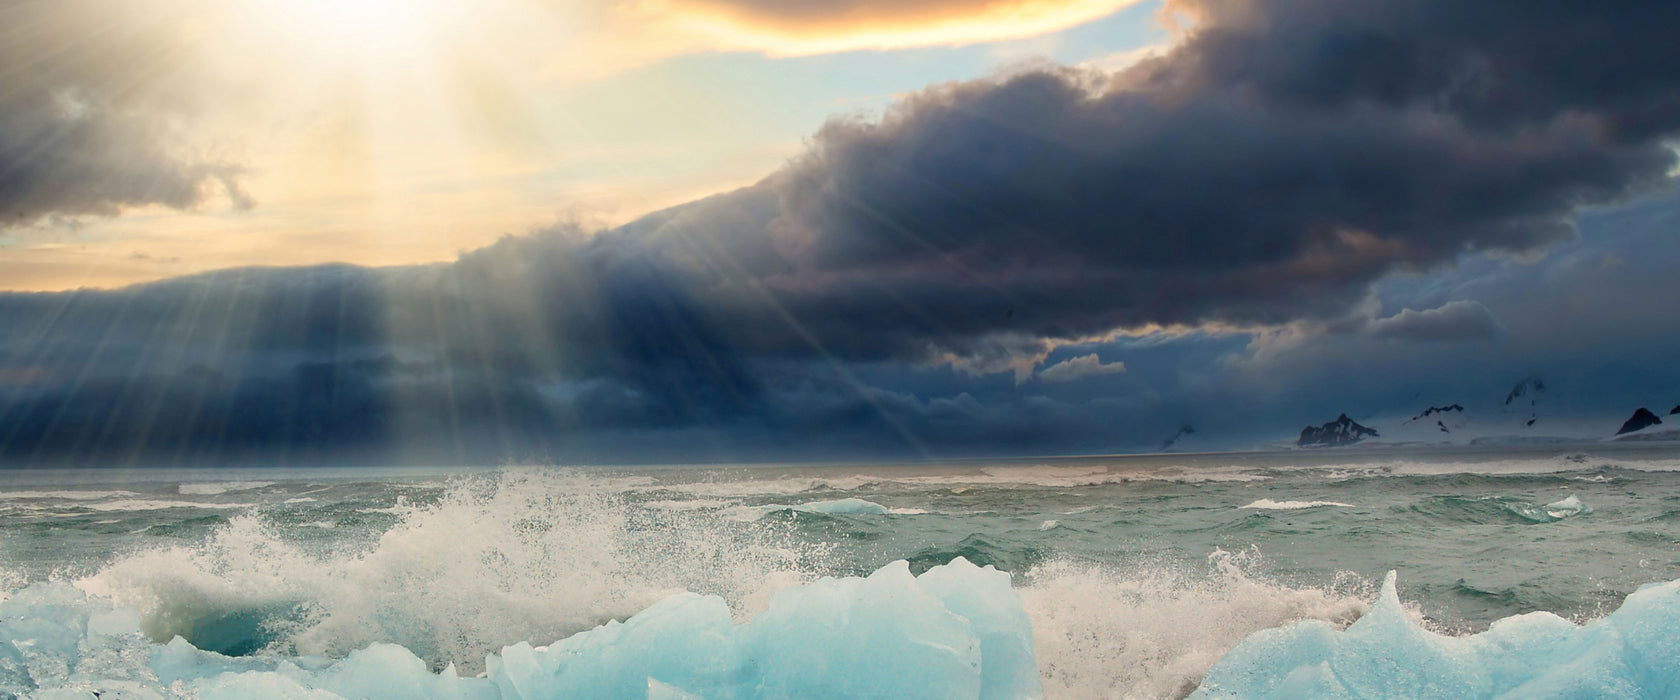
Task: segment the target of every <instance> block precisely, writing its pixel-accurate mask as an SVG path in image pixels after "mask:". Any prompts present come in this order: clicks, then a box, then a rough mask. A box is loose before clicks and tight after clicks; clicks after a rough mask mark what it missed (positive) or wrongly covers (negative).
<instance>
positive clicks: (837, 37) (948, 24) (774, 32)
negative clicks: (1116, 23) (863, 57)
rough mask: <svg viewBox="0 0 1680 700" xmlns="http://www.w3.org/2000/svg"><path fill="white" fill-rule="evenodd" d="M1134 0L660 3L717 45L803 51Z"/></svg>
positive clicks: (1107, 8)
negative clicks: (713, 40)
mask: <svg viewBox="0 0 1680 700" xmlns="http://www.w3.org/2000/svg"><path fill="white" fill-rule="evenodd" d="M1134 2H1137V0H1071V1H1069V0H1060V1H1055V0H897V1H892V0H816V1H805V2H785V1H782V0H665V1H664V2H662V3H660V4H658V6H657V9H659V10H661V11H663V13H665V14H666V16H667V17H669V18H670V19H669V21H671V22H672V23H673V24H677V25H681V26H684V27H686V28H687V29H689V30H691V31H695V32H698V33H701V34H704V35H709V36H711V37H712V38H714V39H715V40H717V41H718V43H719V44H720V45H721V46H720V47H721V48H729V49H749V50H758V51H764V52H766V53H769V54H772V55H808V54H818V53H829V52H835V51H850V50H857V49H899V48H909V47H915V46H939V45H949V46H956V45H964V44H974V43H981V42H988V41H1002V40H1008V39H1020V38H1025V37H1031V36H1037V35H1040V34H1046V33H1050V32H1055V31H1059V30H1062V29H1066V28H1068V27H1072V26H1075V25H1078V24H1083V23H1085V22H1089V21H1092V20H1096V19H1099V18H1102V17H1105V16H1108V15H1110V14H1113V13H1114V12H1116V11H1118V10H1120V9H1121V8H1123V7H1125V6H1127V5H1130V4H1132V3H1134ZM643 9H655V8H654V7H653V6H652V5H644V6H643Z"/></svg>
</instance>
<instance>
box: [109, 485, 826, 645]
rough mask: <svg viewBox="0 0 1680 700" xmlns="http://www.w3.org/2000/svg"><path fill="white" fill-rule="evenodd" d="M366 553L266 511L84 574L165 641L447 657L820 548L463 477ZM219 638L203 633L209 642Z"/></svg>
mask: <svg viewBox="0 0 1680 700" xmlns="http://www.w3.org/2000/svg"><path fill="white" fill-rule="evenodd" d="M396 510H397V511H398V512H397V515H398V517H399V518H400V522H399V523H398V524H397V525H396V526H394V527H392V528H390V529H389V530H387V531H386V532H385V533H384V534H383V535H381V536H380V537H379V538H378V539H377V541H375V542H373V543H372V544H371V545H369V546H367V547H366V548H365V549H364V550H361V551H348V552H339V553H334V554H329V555H324V556H323V555H319V554H315V553H312V552H310V551H308V550H307V549H306V548H304V547H302V546H300V545H297V544H293V543H291V542H290V541H289V540H288V539H287V538H286V537H285V536H284V535H283V533H282V532H280V531H278V530H276V529H275V528H274V527H273V526H271V525H269V524H266V523H265V521H264V520H263V519H262V518H260V517H258V516H257V515H255V514H248V515H243V516H239V517H236V518H234V519H233V520H232V521H230V522H229V523H228V524H227V525H226V526H225V527H223V528H222V529H220V530H218V531H216V532H215V534H214V535H213V536H211V537H210V538H209V540H208V541H207V542H205V543H204V544H202V545H197V546H175V547H165V548H159V549H153V550H150V551H144V552H141V553H138V554H135V555H132V556H129V557H126V558H124V559H121V560H119V561H117V562H116V563H114V564H112V565H110V566H107V567H106V568H104V569H103V570H101V571H100V572H99V573H97V574H95V575H93V576H91V577H88V578H86V579H83V580H80V581H78V582H77V586H78V587H80V588H82V589H83V590H86V591H88V592H91V593H95V594H98V595H101V596H103V597H107V598H109V599H111V600H112V601H114V602H115V603H116V604H117V605H119V606H122V607H128V608H133V609H135V610H137V611H138V612H139V614H140V627H141V629H143V630H144V631H145V632H146V633H147V634H148V635H149V636H151V637H152V638H153V639H155V640H158V641H167V640H168V639H170V638H171V637H173V636H176V635H180V636H183V637H185V638H187V639H188V640H189V641H193V642H195V643H199V644H201V645H202V646H204V647H206V648H209V649H212V650H228V649H238V650H245V649H263V650H265V651H268V652H273V653H298V654H306V655H324V656H342V655H343V654H346V653H348V652H350V651H352V650H354V649H358V648H361V647H364V646H366V645H368V644H371V643H374V642H390V643H396V644H400V645H402V646H404V647H406V648H408V649H410V650H412V651H413V652H414V653H416V654H418V655H420V656H421V657H423V658H425V659H426V660H427V661H428V662H429V663H431V664H432V665H433V666H436V667H440V668H441V667H442V666H443V665H446V664H449V663H454V664H456V665H457V666H459V667H462V668H467V669H473V668H476V667H478V666H479V665H480V664H481V663H482V659H483V654H484V653H485V651H487V650H493V649H496V648H499V647H500V646H502V645H506V644H512V643H514V642H518V641H525V640H546V639H557V638H561V637H564V636H566V635H569V634H572V633H575V632H579V631H582V630H585V629H589V628H591V627H594V626H595V625H598V624H600V623H602V622H605V621H607V620H610V619H622V618H624V617H627V616H628V615H630V614H632V613H634V612H636V611H637V610H641V609H643V608H645V607H647V606H648V605H651V604H652V603H653V602H655V601H657V600H659V599H661V598H664V597H666V596H667V595H669V594H671V593H672V592H674V591H678V590H691V591H697V592H703V593H715V594H719V595H722V596H723V597H724V598H725V599H726V600H729V601H730V603H731V604H732V605H734V606H736V609H738V610H746V609H750V608H751V607H752V604H753V603H755V602H761V601H762V600H764V599H765V598H766V597H767V596H768V595H769V593H771V592H774V591H775V590H778V589H779V588H782V587H785V586H788V585H791V584H794V583H797V582H799V581H802V580H806V579H808V578H809V576H808V575H806V574H805V573H803V570H802V569H801V567H800V565H799V564H800V562H801V560H802V559H803V558H807V557H809V556H811V555H812V554H814V551H813V550H814V549H816V547H815V546H807V545H800V544H797V543H794V544H789V543H787V542H785V541H781V540H778V539H776V538H774V537H772V536H770V535H767V534H765V533H764V532H761V531H739V530H735V529H731V528H727V527H719V526H715V525H712V524H710V521H708V523H707V524H706V525H700V524H697V522H696V521H693V520H689V519H684V518H682V517H678V516H677V515H676V514H668V515H667V516H665V517H660V516H655V515H650V514H649V513H648V512H647V511H643V510H638V509H633V508H631V507H629V506H628V505H626V504H625V503H624V502H623V501H622V500H620V499H619V498H618V497H617V496H616V495H615V493H614V492H613V491H612V490H610V489H601V488H600V487H599V484H596V483H595V482H594V481H593V480H591V479H590V478H588V477H584V476H581V475H578V474H567V473H556V472H550V471H538V470H530V471H516V472H508V473H505V474H501V475H497V476H493V477H483V478H471V479H465V480H462V481H459V482H457V483H456V484H455V486H454V487H452V488H451V489H450V491H449V492H448V493H447V494H446V495H445V496H444V497H443V498H442V499H441V500H440V501H439V502H438V503H436V504H434V505H428V506H423V507H421V506H409V505H401V506H398V508H396ZM207 637H209V638H213V641H209V642H207V641H205V640H206V638H207Z"/></svg>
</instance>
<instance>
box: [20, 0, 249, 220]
mask: <svg viewBox="0 0 1680 700" xmlns="http://www.w3.org/2000/svg"><path fill="white" fill-rule="evenodd" d="M179 4H180V3H177V2H173V1H171V0H163V1H160V2H156V3H145V4H144V5H142V4H139V3H106V2H90V1H88V0H61V1H55V2H41V1H40V0H5V1H4V2H0V115H3V116H4V118H3V119H0V228H4V227H8V226H16V225H20V224H21V225H27V224H33V223H36V222H38V221H40V220H42V219H44V218H49V217H63V218H74V217H80V216H109V215H114V214H116V213H118V212H119V211H120V210H121V209H122V208H124V207H131V206H141V205H148V204H160V205H164V206H169V207H174V208H177V209H182V208H187V207H191V206H193V205H194V204H196V203H198V202H199V201H200V199H201V198H202V196H203V195H204V192H205V188H206V187H207V186H220V187H221V188H222V189H223V191H225V192H226V193H227V194H228V196H229V197H231V198H232V199H233V200H234V202H235V205H236V206H241V207H247V206H250V198H249V196H247V195H246V194H245V193H244V192H243V191H242V190H240V189H239V185H238V182H237V178H238V176H239V175H240V173H241V169H240V168H239V167H237V166H235V165H233V164H230V163H224V162H218V161H216V160H214V159H207V158H204V157H202V156H200V155H197V154H194V153H191V152H190V151H189V149H187V148H186V143H187V141H188V139H187V138H185V136H184V135H183V133H182V127H181V126H180V121H181V118H182V117H184V116H185V115H186V114H187V112H188V111H189V109H188V107H189V105H188V104H187V103H186V102H185V98H184V97H183V96H182V95H180V94H178V93H176V92H175V91H174V88H175V87H178V86H179V85H181V84H189V85H191V84H193V83H195V81H194V80H193V79H192V75H191V71H192V67H193V61H194V60H197V59H196V58H195V57H193V56H191V55H189V52H188V51H187V50H185V49H184V48H183V44H182V43H181V42H180V36H178V34H179V33H180V32H181V31H182V30H181V29H180V26H181V25H182V24H183V22H182V16H183V14H184V10H183V8H181V7H179ZM200 9H202V8H200ZM193 87H195V88H196V87H199V86H197V85H193Z"/></svg>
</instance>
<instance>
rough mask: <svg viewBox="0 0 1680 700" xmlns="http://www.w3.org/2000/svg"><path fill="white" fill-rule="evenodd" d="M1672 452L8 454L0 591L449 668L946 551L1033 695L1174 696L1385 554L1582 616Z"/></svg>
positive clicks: (1641, 519) (337, 653) (1602, 607)
mask: <svg viewBox="0 0 1680 700" xmlns="http://www.w3.org/2000/svg"><path fill="white" fill-rule="evenodd" d="M1674 457H1675V455H1670V454H1666V453H1660V452H1652V451H1648V450H1647V451H1644V452H1639V453H1637V454H1622V455H1618V454H1607V455H1592V454H1579V453H1558V454H1544V455H1532V454H1518V455H1503V456H1502V455H1488V454H1476V455H1472V456H1471V457H1465V456H1464V455H1457V456H1454V455H1446V456H1445V457H1443V456H1441V455H1432V456H1430V457H1429V458H1428V459H1417V458H1407V459H1395V458H1394V457H1393V456H1387V455H1379V456H1376V457H1368V456H1361V457H1360V458H1359V459H1352V460H1347V461H1343V462H1334V463H1324V462H1323V461H1322V460H1323V457H1322V456H1320V455H1308V456H1304V457H1303V458H1301V459H1300V460H1299V463H1294V464H1291V463H1288V456H1283V457H1279V456H1262V457H1254V456H1241V455H1232V456H1223V457H1211V456H1184V457H1173V458H1150V459H1142V460H1139V459H1132V460H1126V459H1113V460H1098V459H1076V460H1059V461H1048V462H1042V463H1039V462H1025V463H1022V462H1017V463H1000V464H962V465H955V466H941V467H932V466H925V465H921V466H914V467H887V466H861V467H823V468H785V469H782V468H776V469H770V468H760V469H713V468H690V469H646V470H600V469H571V470H561V469H549V468H508V469H501V470H475V471H460V472H454V473H448V472H442V473H400V472H365V471H364V472H331V471H319V472H311V471H307V470H305V471H296V472H261V471H255V470H253V471H248V472H247V471H240V472H217V473H211V474H208V475H206V474H195V475H190V477H192V478H188V476H183V475H170V476H161V475H133V474H118V473H109V474H97V473H89V472H76V473H60V474H56V475H55V474H51V473H41V472H35V473H28V474H16V475H0V477H5V476H10V479H7V480H3V481H0V514H3V515H4V518H3V520H0V574H3V576H0V584H3V585H4V586H5V588H6V590H8V591H12V592H17V591H23V590H25V589H29V590H35V589H39V587H41V586H47V585H53V582H58V583H59V584H68V585H71V586H73V587H74V588H75V589H76V590H78V591H80V592H81V593H85V594H89V595H92V596H93V597H94V600H98V601H107V603H104V604H109V605H114V606H116V607H117V608H119V609H130V610H133V611H134V613H135V614H136V615H137V617H138V621H139V628H140V629H141V630H142V631H143V632H144V633H145V634H146V635H147V636H149V637H150V638H151V639H153V640H154V641H156V642H158V643H164V642H168V641H169V640H170V639H171V638H173V637H175V636H180V637H183V638H184V639H186V640H187V641H188V642H190V643H192V644H193V645H195V646H197V647H199V648H201V649H206V650H212V651H218V652H221V653H224V654H229V655H235V656H238V655H256V656H269V657H284V658H291V657H296V656H324V657H330V658H341V657H344V656H345V655H347V654H350V653H351V652H354V651H356V650H358V649H362V648H364V647H366V646H368V645H369V644H374V643H379V642H388V643H395V644H399V645H401V646H403V647H405V648H407V649H408V650H410V651H412V652H413V653H414V654H415V655H417V656H419V657H420V658H421V659H423V660H424V661H425V662H426V664H427V665H429V666H430V667H431V668H432V669H433V670H439V669H443V668H446V667H447V666H449V665H454V666H455V667H456V668H457V669H458V670H459V671H460V672H461V673H462V674H464V675H471V674H474V673H478V672H481V671H483V670H485V655H486V654H490V653H497V652H499V651H500V650H501V649H502V648H503V647H504V646H507V645H512V644H515V643H518V642H530V643H532V644H534V645H544V644H548V643H550V642H552V641H555V640H558V639H562V638H565V637H568V636H571V635H573V634H576V633H579V632H583V631H585V630H589V629H591V628H594V627H596V626H597V625H600V624H602V623H605V622H607V621H609V620H624V619H626V618H628V617H630V616H632V615H634V614H635V613H637V612H639V611H642V610H644V609H647V608H648V607H649V606H652V605H654V604H655V603H657V602H659V601H661V600H665V599H667V598H669V597H670V596H672V595H674V594H676V593H679V592H682V591H690V592H695V593H701V594H708V595H717V596H721V597H722V599H723V600H724V601H725V602H726V603H727V605H728V607H729V609H730V613H731V615H732V616H733V617H734V618H735V620H736V621H737V622H738V623H740V622H746V621H748V620H751V619H752V618H753V617H754V616H755V615H756V614H757V613H760V612H762V611H764V610H765V609H766V607H767V606H768V605H769V604H770V601H771V599H772V597H773V596H774V595H775V593H777V592H778V591H781V590H784V589H787V588H789V587H792V586H796V585H799V584H803V583H809V582H811V581H814V580H816V579H818V578H820V577H824V576H863V575H868V574H870V573H871V572H873V571H876V570H877V569H880V568H881V567H883V566H884V565H886V564H888V563H889V562H892V561H895V560H906V561H908V562H909V567H910V570H911V571H912V572H913V573H920V572H923V571H927V570H928V569H930V568H932V567H935V566H938V565H941V564H945V563H947V562H950V561H951V560H952V559H954V558H956V557H963V558H965V559H967V560H969V561H971V562H974V563H976V564H979V565H983V566H984V565H990V566H994V567H996V568H998V569H1000V570H1003V571H1006V572H1009V573H1010V574H1011V575H1012V577H1013V583H1014V586H1015V588H1016V590H1017V592H1018V593H1019V595H1020V597H1021V599H1022V602H1023V603H1024V605H1025V609H1026V612H1027V615H1028V617H1029V618H1030V620H1031V623H1032V636H1033V647H1034V649H1035V651H1036V654H1037V663H1038V667H1039V671H1040V675H1041V678H1042V681H1043V684H1044V687H1045V691H1046V693H1047V696H1049V697H1055V698H1084V697H1179V696H1183V695H1185V694H1188V693H1189V692H1190V691H1192V690H1194V689H1195V687H1196V684H1197V683H1198V682H1199V681H1200V679H1201V677H1202V674H1203V673H1204V672H1205V671H1206V670H1207V669H1208V668H1209V667H1210V666H1212V665H1213V664H1214V663H1215V662H1216V661H1218V660H1219V659H1220V657H1221V656H1223V655H1224V654H1225V653H1226V652H1227V651H1229V650H1230V649H1231V648H1232V647H1233V646H1235V645H1236V644H1237V643H1238V642H1239V641H1241V640H1243V639H1244V638H1245V637H1248V636H1249V635H1251V634H1253V633H1254V632H1256V631H1259V630H1263V629H1270V628H1274V627H1278V626H1280V625H1284V624H1287V623H1290V622H1293V621H1297V620H1303V619H1316V620H1325V621H1328V622H1330V623H1331V624H1333V625H1336V626H1345V625H1347V624H1349V623H1351V622H1352V621H1354V620H1355V619H1357V618H1358V617H1359V616H1360V615H1361V614H1362V613H1363V612H1364V611H1365V610H1366V608H1367V607H1368V605H1369V604H1370V602H1371V600H1372V599H1373V597H1374V593H1375V590H1376V582H1377V581H1380V580H1381V577H1382V574H1383V573H1384V572H1386V571H1387V570H1389V569H1397V570H1398V571H1399V582H1400V595H1401V598H1402V599H1403V600H1404V601H1405V603H1406V604H1407V605H1408V607H1409V608H1410V609H1411V610H1412V611H1413V614H1414V615H1415V616H1416V617H1417V618H1418V619H1419V620H1420V621H1421V622H1422V623H1423V624H1425V625H1426V626H1427V627H1429V628H1432V629H1435V630H1438V631H1444V632H1450V633H1458V634H1463V633H1470V632H1475V631H1479V630H1482V629H1485V628H1486V627H1487V626H1488V624H1489V623H1491V622H1493V621H1495V620H1498V619H1500V618H1504V617H1508V616H1511V615H1516V614H1521V613H1525V612H1530V611H1534V610H1549V611H1553V612H1557V613H1558V614H1561V615H1564V616H1565V617H1568V618H1571V619H1574V620H1577V621H1585V620H1590V619H1594V618H1597V617H1600V616H1602V615H1604V614H1606V613H1608V612H1609V611H1611V610H1613V609H1614V608H1615V607H1616V606H1617V605H1619V604H1620V602H1621V599H1622V598H1623V597H1625V596H1626V595H1627V594H1628V593H1630V592H1631V591H1632V590H1633V589H1634V588H1636V587H1637V586H1638V585H1640V584H1644V583H1650V582H1656V581H1666V580H1670V579H1675V578H1680V561H1675V560H1676V559H1677V558H1676V557H1672V556H1671V552H1672V551H1673V548H1674V545H1675V544H1676V543H1680V496H1674V495H1670V494H1675V493H1680V489H1676V488H1675V487H1676V486H1680V471H1676V470H1677V469H1680V460H1676V459H1675V458H1674ZM1309 459H1310V460H1318V461H1316V462H1308V460H1309ZM204 476H212V477H217V478H200V477H204ZM14 595H15V593H14Z"/></svg>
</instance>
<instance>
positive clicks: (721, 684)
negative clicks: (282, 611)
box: [150, 559, 1042, 700]
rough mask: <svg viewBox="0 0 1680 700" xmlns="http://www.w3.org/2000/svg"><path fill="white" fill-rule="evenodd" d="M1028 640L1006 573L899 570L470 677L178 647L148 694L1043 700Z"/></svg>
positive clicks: (413, 665)
mask: <svg viewBox="0 0 1680 700" xmlns="http://www.w3.org/2000/svg"><path fill="white" fill-rule="evenodd" d="M1031 640H1032V630H1031V625H1030V622H1029V621H1028V619H1027V614H1026V610H1025V608H1024V607H1023V606H1022V603H1021V599H1020V597H1019V596H1017V595H1016V593H1015V589H1014V588H1013V587H1012V586H1011V585H1010V580H1009V575H1008V574H1006V573H1003V572H1000V571H997V570H995V569H992V568H991V567H986V568H980V567H977V566H975V565H973V564H971V563H969V562H968V561H966V560H963V559H957V560H954V561H952V562H951V563H950V564H948V565H945V566H939V567H934V568H933V569H930V570H929V571H928V572H926V573H924V574H922V576H920V577H916V576H912V575H911V574H910V568H909V565H908V564H907V563H905V562H903V561H899V562H894V563H893V564H889V565H887V566H885V567H882V568H881V569H880V570H878V571H876V572H875V573H873V574H871V575H870V576H868V577H867V578H824V579H821V580H818V581H814V582H812V583H810V584H807V585H804V586H798V587H794V588H790V589H786V590H783V591H781V592H780V593H778V594H777V595H776V596H775V597H774V598H772V599H771V601H770V604H769V607H768V608H766V609H765V610H764V611H763V612H760V613H759V614H758V615H756V616H755V617H754V618H753V619H752V620H750V621H748V622H746V623H745V624H741V625H736V624H734V622H733V621H732V619H731V615H730V610H729V607H728V606H727V605H726V604H725V603H724V601H723V599H722V598H718V597H716V596H702V595H696V594H693V593H680V594H677V595H673V596H670V597H668V598H666V599H664V600H662V601H660V602H658V603H656V604H654V605H653V606H651V607H649V608H647V609H646V610H643V611H642V612H640V613H637V614H636V615H633V616H631V617H630V618H629V619H626V620H624V621H623V622H609V623H607V624H605V625H602V626H600V627H597V628H595V629H593V630H589V631H587V632H583V633H580V634H576V635H573V636H571V637H568V638H566V639H563V640H560V641H557V642H555V643H553V644H550V645H548V646H547V647H534V646H532V645H531V644H529V643H520V644H515V645H513V646H510V647H506V648H504V649H503V650H502V653H501V654H499V655H492V656H490V657H489V658H488V659H487V660H486V668H487V671H486V674H485V676H484V677H481V678H460V677H458V676H457V675H456V674H455V673H454V671H453V669H447V670H445V671H444V672H443V673H441V674H434V673H431V672H429V671H428V669H427V668H426V665H425V662H424V661H422V660H421V659H419V658H418V657H416V656H415V655H414V654H413V653H412V652H410V651H409V650H408V649H405V648H403V647H400V646H396V645H390V644H375V645H372V646H369V647H367V648H364V649H362V650H360V651H356V652H354V653H352V654H350V655H349V656H348V657H347V658H345V659H343V660H340V661H337V662H330V661H327V660H325V659H320V658H313V657H298V658H289V659H279V658H276V657H250V658H243V657H241V658H234V657H227V656H223V655H221V654H216V653H213V652H208V651H202V650H199V649H195V648H193V647H192V645H190V644H188V643H187V642H186V641H185V640H182V639H180V638H176V639H175V640H174V641H171V642H170V643H169V644H167V645H163V646H160V647H156V648H155V649H154V650H153V651H152V653H151V655H150V670H151V672H152V673H154V674H155V677H156V679H157V680H158V682H160V683H163V684H165V685H168V686H169V687H171V688H180V689H181V690H183V691H185V693H186V694H187V695H189V696H193V697H197V698H200V699H201V700H221V699H223V698H230V699H231V698H260V699H274V700H280V699H284V700H294V699H296V700H329V699H334V698H367V699H369V700H445V699H447V700H559V699H561V698H592V699H593V698H600V699H604V700H613V699H632V698H633V699H635V700H642V699H643V698H658V699H660V700H749V699H756V698H813V699H821V698H894V699H899V698H903V699H909V700H914V699H918V698H926V699H929V700H933V699H940V700H946V699H949V700H957V699H963V700H976V699H979V700H1013V699H1016V698H1036V697H1039V696H1041V695H1042V691H1041V689H1040V685H1039V680H1038V665H1037V663H1036V661H1035V659H1034V656H1033V648H1032V641H1031Z"/></svg>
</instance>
